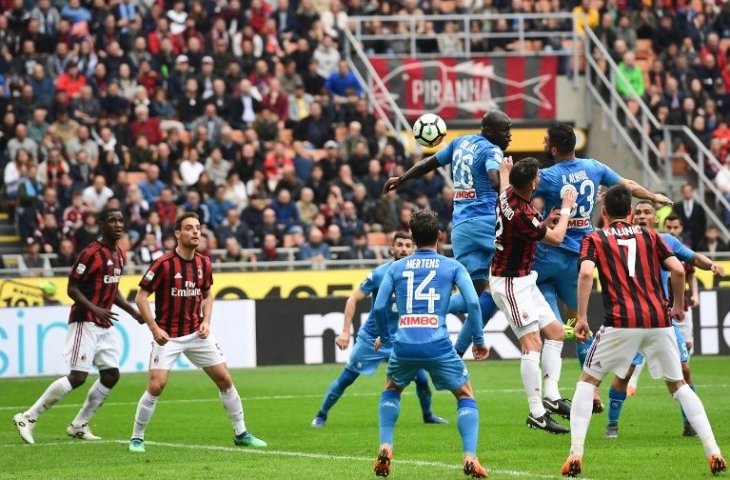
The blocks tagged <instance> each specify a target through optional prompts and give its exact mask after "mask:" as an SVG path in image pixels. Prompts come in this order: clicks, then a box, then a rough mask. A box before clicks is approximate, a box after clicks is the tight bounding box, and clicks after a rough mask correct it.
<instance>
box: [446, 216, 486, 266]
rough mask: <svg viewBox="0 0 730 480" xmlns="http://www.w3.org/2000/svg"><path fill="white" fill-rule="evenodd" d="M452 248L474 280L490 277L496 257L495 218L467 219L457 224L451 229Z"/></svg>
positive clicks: (455, 256) (457, 258)
mask: <svg viewBox="0 0 730 480" xmlns="http://www.w3.org/2000/svg"><path fill="white" fill-rule="evenodd" d="M485 225H486V228H485ZM451 248H453V249H454V258H456V260H457V261H458V262H459V263H461V264H462V265H464V267H466V271H467V272H469V276H470V277H471V279H472V280H486V279H487V278H489V268H490V266H491V265H492V258H494V219H493V218H490V220H489V221H488V222H485V220H484V219H483V218H479V219H474V220H467V221H466V222H462V223H460V224H458V225H457V226H455V227H454V229H453V230H452V231H451Z"/></svg>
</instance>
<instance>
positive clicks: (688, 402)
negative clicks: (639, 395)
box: [668, 382, 727, 475]
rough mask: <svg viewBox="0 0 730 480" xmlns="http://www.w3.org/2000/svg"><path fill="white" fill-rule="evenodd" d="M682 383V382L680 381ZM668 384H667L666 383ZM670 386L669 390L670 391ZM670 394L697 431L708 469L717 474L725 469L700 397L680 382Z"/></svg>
mask: <svg viewBox="0 0 730 480" xmlns="http://www.w3.org/2000/svg"><path fill="white" fill-rule="evenodd" d="M682 383H683V382H682ZM668 385H669V384H668ZM671 388H672V387H671V386H670V391H671ZM672 396H673V397H674V398H675V400H677V401H678V402H679V404H680V405H681V406H682V410H684V412H685V413H686V414H687V419H688V420H689V423H690V424H692V427H693V428H694V429H695V431H696V432H697V436H698V437H699V438H700V440H701V441H702V446H703V447H704V449H705V455H706V456H707V461H708V463H709V465H710V471H711V472H712V473H713V474H714V475H717V474H719V473H720V472H722V471H725V469H727V462H726V461H725V459H724V458H723V456H722V453H720V447H719V446H718V445H717V441H716V440H715V434H714V433H713V432H712V427H711V426H710V421H709V420H708V419H707V413H706V412H705V407H704V406H703V405H702V401H701V400H700V397H698V396H697V394H696V393H695V392H693V391H692V389H691V388H689V385H687V384H684V383H683V384H682V385H681V386H680V387H679V388H677V390H676V391H675V392H674V393H673V394H672Z"/></svg>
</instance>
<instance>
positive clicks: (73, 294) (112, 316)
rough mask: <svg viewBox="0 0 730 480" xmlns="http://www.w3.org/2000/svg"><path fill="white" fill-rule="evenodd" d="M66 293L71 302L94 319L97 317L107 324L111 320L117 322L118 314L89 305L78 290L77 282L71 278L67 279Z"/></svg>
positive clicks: (89, 302) (84, 296)
mask: <svg viewBox="0 0 730 480" xmlns="http://www.w3.org/2000/svg"><path fill="white" fill-rule="evenodd" d="M66 292H67V293H68V296H69V297H70V298H71V300H73V301H74V302H76V303H78V304H80V305H82V306H83V307H84V308H85V309H87V310H88V311H90V312H91V313H93V314H94V315H95V316H96V317H99V318H101V319H102V320H106V321H109V322H111V321H112V320H114V321H116V320H118V318H117V317H118V314H117V313H116V312H113V311H111V310H107V309H105V308H101V307H99V306H98V305H95V304H93V303H91V301H90V300H89V299H88V298H86V295H84V294H83V292H82V291H81V289H80V288H79V285H78V283H77V281H76V280H74V279H73V278H69V281H68V289H67V290H66Z"/></svg>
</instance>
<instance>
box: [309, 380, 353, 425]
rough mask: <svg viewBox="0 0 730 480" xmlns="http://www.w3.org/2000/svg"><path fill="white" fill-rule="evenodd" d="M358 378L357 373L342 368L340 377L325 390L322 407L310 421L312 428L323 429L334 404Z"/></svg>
mask: <svg viewBox="0 0 730 480" xmlns="http://www.w3.org/2000/svg"><path fill="white" fill-rule="evenodd" d="M359 376H360V375H359V374H358V373H356V372H353V371H352V370H350V369H349V368H344V369H343V370H342V373H341V374H340V376H339V377H337V378H336V379H335V380H334V381H333V382H332V383H331V384H330V386H329V388H328V389H327V393H325V394H324V399H322V406H321V407H319V411H318V412H317V415H315V417H314V419H313V420H312V423H311V425H312V427H314V428H321V427H324V424H325V422H326V421H327V414H329V411H330V409H331V408H332V407H334V406H335V403H337V400H339V399H340V397H341V396H342V394H343V393H345V390H346V389H347V387H349V386H350V385H352V382H354V381H355V380H357V377H359Z"/></svg>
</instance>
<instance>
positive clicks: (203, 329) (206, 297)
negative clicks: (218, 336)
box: [198, 290, 213, 338]
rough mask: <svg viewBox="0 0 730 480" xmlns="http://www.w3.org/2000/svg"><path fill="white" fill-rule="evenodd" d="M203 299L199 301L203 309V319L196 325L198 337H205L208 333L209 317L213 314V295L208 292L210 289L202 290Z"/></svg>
mask: <svg viewBox="0 0 730 480" xmlns="http://www.w3.org/2000/svg"><path fill="white" fill-rule="evenodd" d="M202 295H203V300H202V302H200V306H201V308H202V309H203V321H202V322H200V325H199V326H198V336H199V337H200V338H207V337H208V335H209V334H210V319H211V315H212V314H213V297H212V296H211V294H210V290H205V291H203V292H202Z"/></svg>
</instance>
